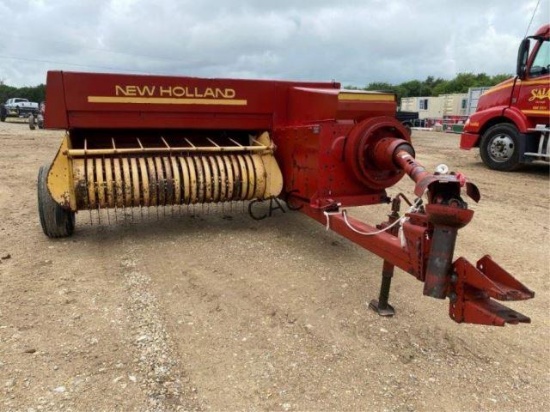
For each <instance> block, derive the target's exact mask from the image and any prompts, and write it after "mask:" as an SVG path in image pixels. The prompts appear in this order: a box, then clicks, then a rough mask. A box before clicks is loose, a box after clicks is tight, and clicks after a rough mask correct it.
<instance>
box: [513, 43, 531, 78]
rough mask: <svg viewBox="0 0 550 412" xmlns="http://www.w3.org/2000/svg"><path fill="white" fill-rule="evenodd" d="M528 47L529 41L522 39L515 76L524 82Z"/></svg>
mask: <svg viewBox="0 0 550 412" xmlns="http://www.w3.org/2000/svg"><path fill="white" fill-rule="evenodd" d="M529 45H530V41H529V39H528V38H525V39H523V40H522V41H521V43H520V45H519V50H518V60H517V65H516V74H517V76H518V77H519V78H520V79H521V80H524V79H525V77H526V75H527V59H528V58H529Z"/></svg>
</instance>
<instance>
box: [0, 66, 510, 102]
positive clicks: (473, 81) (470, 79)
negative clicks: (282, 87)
mask: <svg viewBox="0 0 550 412" xmlns="http://www.w3.org/2000/svg"><path fill="white" fill-rule="evenodd" d="M510 77H512V75H511V74H497V75H495V76H488V75H487V74H485V73H480V74H473V73H459V74H458V75H457V76H456V77H455V78H454V79H451V80H444V79H442V78H437V79H436V78H434V77H433V76H428V77H427V78H426V80H424V81H420V80H410V81H407V82H404V83H401V84H391V83H384V82H375V83H369V84H368V85H367V86H365V87H363V88H360V87H355V86H346V89H356V90H357V89H360V90H383V91H389V92H393V93H395V94H396V95H397V99H398V101H401V98H402V97H418V96H439V95H440V94H451V93H466V92H467V91H468V88H470V87H482V86H494V85H495V84H498V83H500V82H502V81H504V80H506V79H508V78H510ZM12 97H23V98H26V99H29V100H30V101H32V102H42V101H44V100H45V99H46V86H45V85H44V84H39V85H38V86H34V87H20V88H17V87H12V86H8V85H6V84H3V83H2V82H1V81H0V103H4V102H5V101H6V100H8V99H11V98H12Z"/></svg>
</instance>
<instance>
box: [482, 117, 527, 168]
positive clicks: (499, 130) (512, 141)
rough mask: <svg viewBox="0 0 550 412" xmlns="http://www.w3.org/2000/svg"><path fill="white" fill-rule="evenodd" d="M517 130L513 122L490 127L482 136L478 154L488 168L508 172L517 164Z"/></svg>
mask: <svg viewBox="0 0 550 412" xmlns="http://www.w3.org/2000/svg"><path fill="white" fill-rule="evenodd" d="M519 139H520V136H519V132H518V129H517V128H516V126H514V125H513V124H508V123H503V124H497V125H495V126H493V127H490V128H489V129H488V130H487V131H486V132H485V133H484V134H483V136H482V138H481V143H480V144H479V154H480V155H481V159H482V160H483V163H485V165H486V166H487V167H489V169H493V170H500V171H504V172H510V171H512V170H516V169H517V168H518V167H519V166H520V163H519Z"/></svg>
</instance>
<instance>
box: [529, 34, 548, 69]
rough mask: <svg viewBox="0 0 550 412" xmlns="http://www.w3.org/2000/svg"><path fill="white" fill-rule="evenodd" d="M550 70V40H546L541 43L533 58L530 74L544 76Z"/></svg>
mask: <svg viewBox="0 0 550 412" xmlns="http://www.w3.org/2000/svg"><path fill="white" fill-rule="evenodd" d="M549 72H550V41H548V40H545V41H543V42H542V44H541V45H540V47H539V49H538V51H537V55H536V56H535V59H534V60H533V64H532V65H531V69H530V70H529V74H530V75H531V77H537V76H542V75H544V74H548V73H549Z"/></svg>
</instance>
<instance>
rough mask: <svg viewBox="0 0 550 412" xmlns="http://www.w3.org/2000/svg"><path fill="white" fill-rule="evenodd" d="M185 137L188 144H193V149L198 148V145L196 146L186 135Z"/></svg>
mask: <svg viewBox="0 0 550 412" xmlns="http://www.w3.org/2000/svg"><path fill="white" fill-rule="evenodd" d="M184 139H185V141H186V142H187V144H189V146H191V147H192V148H193V149H196V148H197V146H195V145H194V144H193V143H191V142H190V141H189V139H188V138H187V137H185V138H184Z"/></svg>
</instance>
